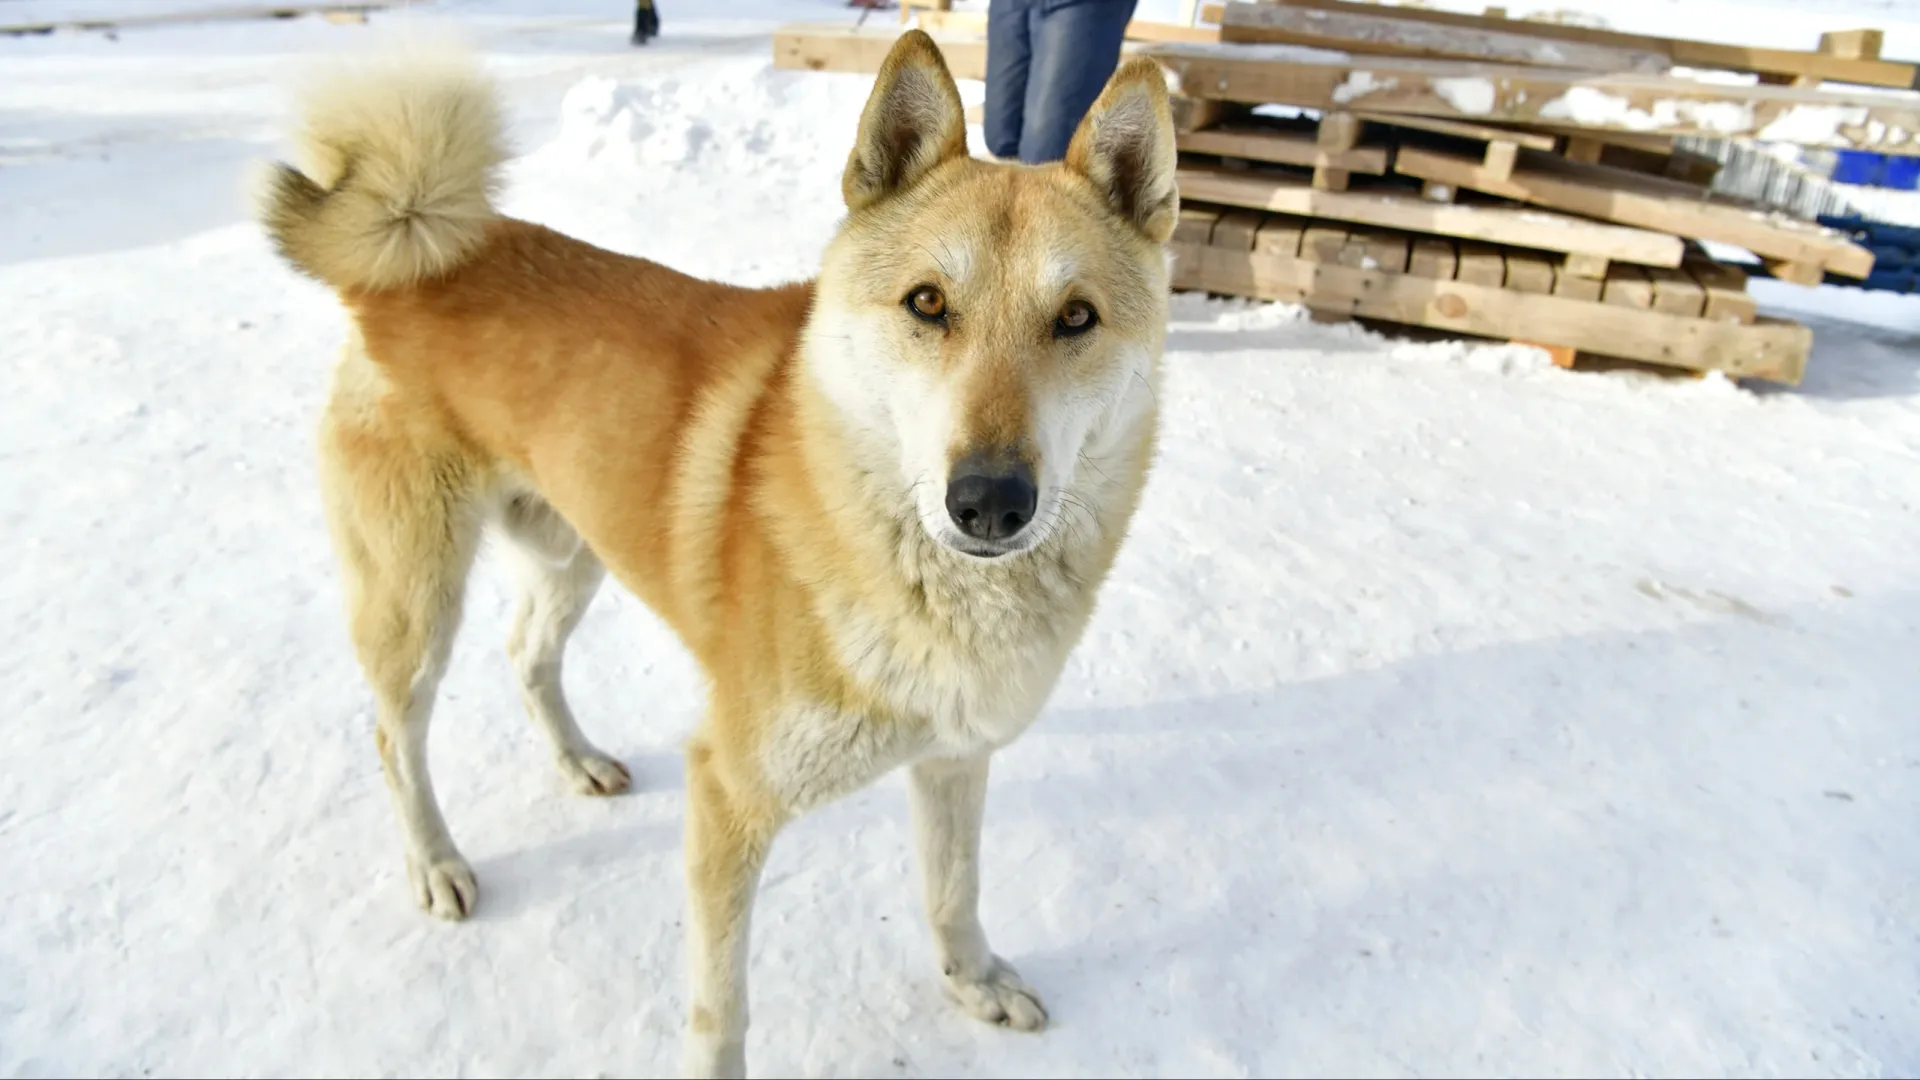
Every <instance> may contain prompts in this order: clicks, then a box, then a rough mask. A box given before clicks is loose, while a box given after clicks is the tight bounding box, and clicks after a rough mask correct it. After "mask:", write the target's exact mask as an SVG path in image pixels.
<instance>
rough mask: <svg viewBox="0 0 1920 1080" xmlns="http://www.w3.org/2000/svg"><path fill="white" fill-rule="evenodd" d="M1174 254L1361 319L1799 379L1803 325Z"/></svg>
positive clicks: (1180, 250) (1261, 292)
mask: <svg viewBox="0 0 1920 1080" xmlns="http://www.w3.org/2000/svg"><path fill="white" fill-rule="evenodd" d="M1175 260H1176V263H1179V264H1184V265H1185V266H1186V267H1187V269H1186V271H1185V273H1186V274H1187V275H1188V278H1187V280H1189V281H1199V282H1202V283H1204V284H1202V285H1200V286H1195V287H1204V288H1207V289H1209V290H1210V291H1215V292H1222V293H1230V294H1233V295H1238V296H1248V297H1254V298H1259V299H1275V300H1297V299H1302V298H1304V299H1305V301H1306V302H1307V303H1308V304H1313V305H1322V306H1332V305H1335V304H1338V305H1342V306H1344V307H1345V309H1346V310H1349V311H1351V313H1352V314H1355V315H1359V316H1363V317H1366V318H1376V319H1384V320H1387V321H1390V322H1398V323H1405V324H1409V325H1415V326H1430V327H1434V328H1436V329H1441V330H1448V331H1453V332H1456V333H1467V334H1477V335H1481V336H1484V337H1492V338H1501V339H1506V340H1521V341H1531V342H1538V343H1541V344H1544V345H1552V346H1562V347H1566V348H1572V349H1579V350H1587V351H1591V352H1598V353H1605V354H1607V355H1610V356H1622V357H1626V358H1628V359H1633V360H1643V361H1646V362H1648V363H1656V364H1665V365H1668V366H1670V367H1684V368H1692V369H1695V370H1705V369H1718V370H1722V371H1726V372H1728V373H1729V374H1733V375H1739V376H1747V377H1752V378H1762V379H1770V380H1773V381H1777V382H1785V383H1794V382H1798V381H1799V379H1800V377H1801V374H1802V373H1803V372H1804V370H1805V366H1806V359H1807V354H1808V352H1809V351H1810V350H1811V348H1812V343H1813V335H1812V333H1811V332H1810V331H1809V330H1808V329H1807V328H1806V327H1804V326H1800V325H1798V324H1796V323H1791V322H1784V321H1778V320H1761V321H1759V322H1756V323H1755V324H1753V325H1751V326H1743V325H1740V324H1738V323H1726V322H1714V321H1711V320H1708V319H1690V318H1683V317H1681V316H1676V315H1666V314H1662V313H1660V312H1656V311H1643V310H1638V309H1633V308H1622V307H1618V306H1612V305H1607V304H1595V303H1589V302H1585V301H1580V300H1569V299H1566V298H1563V297H1558V296H1533V295H1527V294H1524V293H1517V292H1513V291H1511V290H1508V289H1503V288H1494V287H1489V286H1481V285H1473V284H1470V283H1466V282H1460V281H1435V280H1431V279H1427V278H1418V277H1414V276H1413V275H1411V274H1387V273H1382V272H1380V271H1377V270H1363V269H1355V268H1353V267H1346V266H1340V265H1337V264H1332V263H1316V262H1312V261H1309V260H1305V259H1287V258H1282V257H1277V256H1271V255H1260V254H1257V253H1253V252H1248V253H1244V254H1243V253H1240V252H1234V251H1223V250H1221V249H1219V248H1196V247H1193V246H1192V245H1187V244H1179V245H1175Z"/></svg>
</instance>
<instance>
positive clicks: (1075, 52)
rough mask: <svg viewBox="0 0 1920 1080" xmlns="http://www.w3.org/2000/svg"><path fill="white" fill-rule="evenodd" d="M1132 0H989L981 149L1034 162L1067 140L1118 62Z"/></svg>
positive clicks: (1063, 148)
mask: <svg viewBox="0 0 1920 1080" xmlns="http://www.w3.org/2000/svg"><path fill="white" fill-rule="evenodd" d="M1136 2H1137V0H990V3H989V4H988V6H987V102H986V105H987V108H986V118H985V123H984V124H983V127H984V128H985V130H986V136H987V149H988V150H990V151H992V153H993V156H995V157H998V158H1006V159H1013V158H1018V159H1019V160H1021V161H1023V162H1026V163H1027V164H1029V165H1038V164H1041V163H1043V162H1048V161H1058V160H1060V159H1061V158H1063V157H1066V156H1067V144H1068V143H1069V142H1071V141H1072V140H1073V132H1074V129H1075V128H1078V127H1079V126H1080V121H1081V120H1082V119H1083V118H1084V117H1085V116H1086V115H1087V109H1088V108H1090V107H1092V105H1093V102H1094V99H1096V98H1098V97H1099V96H1100V91H1101V90H1103V89H1105V88H1106V85H1107V80H1108V79H1110V78H1112V77H1113V70H1114V69H1115V68H1116V67H1119V66H1120V42H1121V41H1122V40H1123V39H1124V38H1125V37H1126V32H1127V20H1129V19H1131V18H1133V8H1134V4H1135V3H1136Z"/></svg>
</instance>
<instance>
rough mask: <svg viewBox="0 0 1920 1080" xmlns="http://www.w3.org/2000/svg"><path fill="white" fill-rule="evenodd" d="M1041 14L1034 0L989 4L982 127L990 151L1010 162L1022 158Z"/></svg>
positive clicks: (993, 1)
mask: <svg viewBox="0 0 1920 1080" xmlns="http://www.w3.org/2000/svg"><path fill="white" fill-rule="evenodd" d="M1038 13H1039V8H1038V6H1037V4H1036V3H1035V2H1034V0H991V2H990V3H989V4H988V5H987V100H986V116H985V117H984V118H983V119H982V122H981V125H980V126H981V128H982V130H983V131H984V132H985V134H986V137H987V152H988V153H991V154H992V155H993V156H994V157H997V158H1005V159H1006V160H1008V161H1011V160H1013V159H1014V158H1017V157H1019V156H1020V131H1021V128H1022V126H1023V124H1024V123H1025V116H1024V114H1025V112H1026V104H1027V78H1028V74H1029V67H1030V62H1031V61H1032V59H1033V39H1032V27H1033V23H1034V21H1035V19H1036V17H1037V15H1038Z"/></svg>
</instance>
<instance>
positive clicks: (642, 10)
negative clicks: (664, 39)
mask: <svg viewBox="0 0 1920 1080" xmlns="http://www.w3.org/2000/svg"><path fill="white" fill-rule="evenodd" d="M659 36H660V13H659V12H658V11H655V10H654V7H653V0H634V5H633V43H634V44H635V45H645V44H646V43H647V40H648V39H649V38H657V37H659Z"/></svg>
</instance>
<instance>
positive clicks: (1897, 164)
mask: <svg viewBox="0 0 1920 1080" xmlns="http://www.w3.org/2000/svg"><path fill="white" fill-rule="evenodd" d="M1880 186H1881V187H1884V188H1892V189H1893V190H1895V191H1912V190H1914V188H1915V187H1920V157H1907V156H1905V155H1899V156H1895V155H1891V154H1890V155H1888V156H1887V158H1886V162H1885V164H1884V165H1882V166H1881V169H1880Z"/></svg>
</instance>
